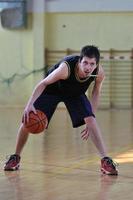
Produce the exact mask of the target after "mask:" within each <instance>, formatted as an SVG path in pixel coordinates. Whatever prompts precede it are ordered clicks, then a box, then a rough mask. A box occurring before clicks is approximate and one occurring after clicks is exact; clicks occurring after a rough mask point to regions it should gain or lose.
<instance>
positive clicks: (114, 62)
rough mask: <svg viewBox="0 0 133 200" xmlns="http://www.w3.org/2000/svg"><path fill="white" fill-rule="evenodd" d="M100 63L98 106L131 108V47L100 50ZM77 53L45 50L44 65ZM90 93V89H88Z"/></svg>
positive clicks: (67, 50)
mask: <svg viewBox="0 0 133 200" xmlns="http://www.w3.org/2000/svg"><path fill="white" fill-rule="evenodd" d="M100 53H101V59H100V60H101V61H100V62H101V64H102V65H103V68H104V70H105V75H106V78H105V81H104V84H103V89H102V94H101V100H100V107H101V108H133V49H131V50H125V51H124V50H123V51H122V50H115V49H110V50H108V51H101V52H100ZM70 54H79V51H75V50H72V49H66V50H64V51H59V50H57V51H52V50H49V49H46V50H45V62H46V64H45V65H46V66H47V67H49V66H52V65H54V64H55V63H56V62H58V61H59V60H60V59H62V57H64V56H66V55H70ZM88 94H89V95H90V90H89V91H88Z"/></svg>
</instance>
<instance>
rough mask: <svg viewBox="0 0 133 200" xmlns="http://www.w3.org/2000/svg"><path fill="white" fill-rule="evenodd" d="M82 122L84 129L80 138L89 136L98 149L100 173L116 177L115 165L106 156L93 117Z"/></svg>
mask: <svg viewBox="0 0 133 200" xmlns="http://www.w3.org/2000/svg"><path fill="white" fill-rule="evenodd" d="M84 120H85V124H86V129H85V130H84V131H83V133H82V138H83V139H87V138H88V137H89V136H90V137H91V139H92V141H93V143H94V145H95V146H96V148H97V149H98V152H99V154H100V156H101V172H102V173H103V174H108V175H117V174H118V170H117V168H116V163H114V162H113V160H112V159H111V158H110V157H108V156H107V151H106V148H105V144H104V141H103V138H102V135H101V131H100V129H99V127H98V124H97V122H96V119H95V118H94V117H86V118H85V119H84Z"/></svg>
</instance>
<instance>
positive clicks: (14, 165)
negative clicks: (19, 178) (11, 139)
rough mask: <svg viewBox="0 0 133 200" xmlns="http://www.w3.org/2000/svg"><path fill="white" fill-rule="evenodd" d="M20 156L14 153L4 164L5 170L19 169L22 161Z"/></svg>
mask: <svg viewBox="0 0 133 200" xmlns="http://www.w3.org/2000/svg"><path fill="white" fill-rule="evenodd" d="M20 159H21V158H20V156H19V155H16V154H13V155H11V156H10V157H9V158H8V160H7V161H6V163H5V165H4V170H5V171H15V170H18V169H19V165H20V164H19V163H20Z"/></svg>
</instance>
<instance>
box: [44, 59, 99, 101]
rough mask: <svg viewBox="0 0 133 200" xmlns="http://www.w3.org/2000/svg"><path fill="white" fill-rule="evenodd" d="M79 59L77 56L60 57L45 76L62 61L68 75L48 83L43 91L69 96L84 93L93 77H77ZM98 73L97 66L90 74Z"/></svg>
mask: <svg viewBox="0 0 133 200" xmlns="http://www.w3.org/2000/svg"><path fill="white" fill-rule="evenodd" d="M78 61H79V56H75V55H72V56H67V57H65V58H64V59H62V60H61V61H60V62H59V63H57V64H56V65H54V66H53V67H51V68H50V69H49V70H48V73H47V74H46V76H48V75H49V74H50V73H52V72H53V71H54V70H55V69H57V68H58V67H59V65H60V64H61V63H62V62H65V63H66V64H67V66H68V70H69V76H68V78H67V79H66V80H59V81H56V82H55V83H53V84H50V85H48V86H47V87H46V88H45V90H44V93H45V94H52V95H61V96H69V97H74V96H75V97H76V96H79V95H81V94H84V93H85V92H86V91H87V89H88V87H89V85H90V84H91V83H92V81H94V80H95V77H87V78H86V79H79V78H78V77H77V75H76V66H77V64H78ZM97 73H98V68H96V69H95V70H94V71H93V72H92V74H93V75H96V74H97Z"/></svg>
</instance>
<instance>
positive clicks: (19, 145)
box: [4, 124, 29, 171]
mask: <svg viewBox="0 0 133 200" xmlns="http://www.w3.org/2000/svg"><path fill="white" fill-rule="evenodd" d="M28 136H29V132H28V130H27V129H26V128H24V125H23V124H21V125H20V128H19V130H18V135H17V141H16V147H15V154H13V155H11V156H10V157H9V159H8V160H7V162H6V163H5V166H4V170H5V171H14V170H18V169H19V165H20V154H21V152H22V150H23V147H24V145H25V143H26V141H27V139H28Z"/></svg>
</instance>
